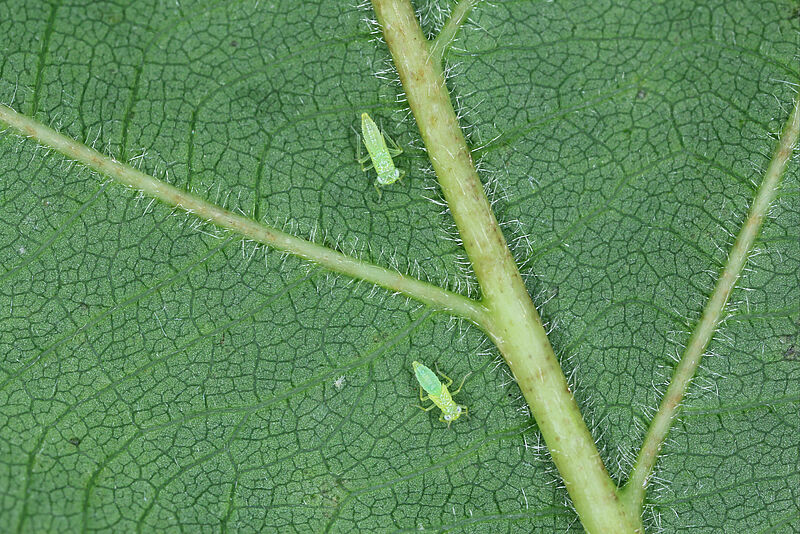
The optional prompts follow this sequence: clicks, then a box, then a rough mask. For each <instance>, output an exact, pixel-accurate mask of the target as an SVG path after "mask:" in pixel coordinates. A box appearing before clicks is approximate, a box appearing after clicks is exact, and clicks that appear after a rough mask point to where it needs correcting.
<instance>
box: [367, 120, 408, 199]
mask: <svg viewBox="0 0 800 534" xmlns="http://www.w3.org/2000/svg"><path fill="white" fill-rule="evenodd" d="M361 135H363V136H364V146H366V147H367V152H368V154H367V155H366V156H364V157H363V158H362V157H361V143H359V144H358V147H359V149H358V151H359V158H358V162H359V163H360V164H361V170H363V171H368V170H369V169H371V168H372V167H375V172H377V173H378V183H377V184H375V188H376V189H377V188H378V185H389V184H393V183H395V182H396V181H397V180H400V179H402V178H403V176H405V174H406V173H405V171H401V170H399V169H397V167H395V166H394V161H392V157H394V156H397V155H399V154H402V152H403V149H402V148H400V147H399V146H398V145H397V143H395V142H394V141H393V140H392V138H391V137H387V138H386V139H389V143H390V144H391V145H392V148H389V147H388V146H387V145H386V139H384V136H383V134H382V133H381V131H380V129H378V125H377V124H375V121H373V120H372V118H371V117H370V116H369V114H368V113H362V114H361ZM369 160H371V162H370V164H368V165H364V164H365V163H366V162H367V161H369ZM378 194H380V189H378Z"/></svg>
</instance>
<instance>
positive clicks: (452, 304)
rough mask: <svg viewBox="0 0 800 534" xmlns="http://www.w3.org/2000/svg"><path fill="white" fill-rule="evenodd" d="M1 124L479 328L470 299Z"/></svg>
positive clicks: (32, 131)
mask: <svg viewBox="0 0 800 534" xmlns="http://www.w3.org/2000/svg"><path fill="white" fill-rule="evenodd" d="M0 121H2V122H4V123H6V124H8V125H9V126H11V128H13V129H14V130H16V131H18V132H19V133H21V134H22V135H24V136H27V137H30V138H32V139H34V140H35V141H36V142H37V143H39V144H40V145H43V146H45V147H49V148H52V149H53V150H56V151H58V152H60V153H62V154H64V155H65V156H67V157H68V158H70V159H74V160H76V161H79V162H80V163H82V164H84V165H86V166H88V167H89V168H91V169H93V170H95V171H97V172H98V173H100V174H102V175H105V176H108V177H110V178H111V179H112V180H114V181H115V182H117V183H119V184H122V185H125V186H128V187H131V188H133V189H135V190H137V191H140V192H141V193H143V194H144V195H147V196H149V197H153V198H156V199H158V200H161V201H162V202H164V203H165V204H168V205H170V206H175V207H177V208H180V209H182V210H184V211H186V212H188V213H192V214H194V215H196V216H197V217H199V218H201V219H204V220H206V221H209V222H211V223H213V224H215V225H216V226H218V227H220V228H223V229H225V230H229V231H231V232H234V233H237V234H239V235H242V236H244V237H245V238H247V239H252V240H253V241H255V242H258V243H263V244H265V245H267V246H270V247H272V248H275V249H277V250H280V251H283V252H287V253H289V254H293V255H295V256H299V257H300V258H303V259H305V260H308V261H311V262H313V263H316V264H318V265H321V266H322V267H325V268H327V269H329V270H331V271H334V272H337V273H340V274H343V275H345V276H349V277H352V278H355V279H359V280H364V281H366V282H369V283H372V284H375V285H378V286H381V287H383V288H386V289H388V290H390V291H393V292H396V293H400V294H403V295H405V296H407V297H410V298H412V299H414V300H417V301H419V302H422V303H424V304H426V305H428V306H431V307H433V308H436V309H440V310H445V311H448V312H450V313H453V314H455V315H459V316H461V317H464V318H465V319H468V320H470V321H472V322H473V323H476V324H483V323H484V322H485V321H484V315H485V309H484V307H483V306H482V305H481V304H480V303H478V302H475V301H474V300H472V299H469V298H467V297H464V296H463V295H459V294H457V293H454V292H452V291H448V290H446V289H442V288H440V287H437V286H434V285H432V284H428V283H426V282H423V281H421V280H417V279H415V278H412V277H410V276H407V275H404V274H402V273H399V272H397V271H392V270H390V269H386V268H384V267H380V266H378V265H375V264H372V263H368V262H365V261H362V260H359V259H357V258H353V257H351V256H347V255H345V254H342V253H341V252H337V251H335V250H333V249H330V248H328V247H324V246H322V245H318V244H316V243H312V242H311V241H306V240H305V239H301V238H299V237H295V236H293V235H290V234H287V233H285V232H282V231H280V230H278V229H276V228H272V227H270V226H266V225H264V224H261V223H259V222H257V221H254V220H253V219H250V218H247V217H244V216H242V215H238V214H236V213H233V212H231V211H228V210H226V209H223V208H221V207H220V206H217V205H216V204H213V203H211V202H209V201H207V200H205V199H203V198H200V197H198V196H195V195H193V194H191V193H189V192H187V191H184V190H182V189H178V188H177V187H174V186H172V185H170V184H168V183H166V182H163V181H161V180H159V179H157V178H155V177H153V176H150V175H148V174H144V173H143V172H140V171H138V170H136V169H134V168H133V167H131V166H130V165H126V164H124V163H120V162H119V161H117V160H116V159H114V158H110V157H108V156H105V155H103V154H101V153H100V152H98V151H96V150H94V149H92V148H90V147H88V146H86V145H84V144H81V143H79V142H77V141H76V140H74V139H71V138H69V137H67V136H64V135H62V134H60V133H58V132H56V131H55V130H53V129H52V128H49V127H47V126H45V125H44V124H42V123H40V122H37V121H35V120H33V119H31V118H30V117H27V116H25V115H21V114H19V113H17V112H16V111H14V110H13V109H11V108H10V107H8V106H4V105H0Z"/></svg>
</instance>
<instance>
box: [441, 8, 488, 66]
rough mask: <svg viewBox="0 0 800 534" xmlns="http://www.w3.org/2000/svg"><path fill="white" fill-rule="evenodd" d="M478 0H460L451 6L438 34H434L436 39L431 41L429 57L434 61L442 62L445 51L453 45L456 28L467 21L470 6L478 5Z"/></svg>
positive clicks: (458, 28) (459, 27)
mask: <svg viewBox="0 0 800 534" xmlns="http://www.w3.org/2000/svg"><path fill="white" fill-rule="evenodd" d="M480 1H481V0H461V1H460V2H459V3H458V4H457V5H456V7H455V8H453V12H452V13H450V18H449V19H448V20H447V22H446V23H445V25H444V26H443V27H442V29H441V30H440V31H439V35H437V36H436V39H434V40H433V42H432V43H431V46H430V49H431V58H432V59H433V60H434V61H436V62H437V63H441V62H442V60H443V59H444V54H445V52H447V50H448V49H449V48H450V47H451V46H452V45H453V41H455V39H456V35H457V34H458V30H460V29H461V26H463V25H464V22H466V21H467V17H469V13H470V11H472V8H474V7H475V6H476V5H478V3H479V2H480Z"/></svg>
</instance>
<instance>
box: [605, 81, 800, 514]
mask: <svg viewBox="0 0 800 534" xmlns="http://www.w3.org/2000/svg"><path fill="white" fill-rule="evenodd" d="M798 131H800V97H797V98H796V99H795V102H794V109H793V111H792V113H791V114H790V115H789V119H788V120H787V121H786V125H785V126H784V128H783V132H781V136H780V139H779V140H778V146H777V148H776V149H775V153H774V154H773V156H772V160H771V161H770V164H769V168H768V169H767V172H766V173H765V175H764V180H763V181H762V183H761V186H760V187H759V188H758V192H757V193H756V196H755V198H754V199H753V204H752V206H751V207H750V212H749V213H748V215H747V219H745V221H744V223H743V225H742V227H741V229H740V230H739V235H738V236H736V241H735V242H734V244H733V248H732V249H731V251H730V254H729V255H728V261H727V263H726V264H725V267H724V268H723V269H722V272H721V273H720V276H719V279H718V281H717V285H716V287H715V288H714V291H713V293H712V294H711V297H710V298H709V299H708V302H707V303H706V306H705V308H704V309H703V313H702V315H701V316H700V321H699V322H698V323H697V326H696V327H695V329H694V331H693V332H692V335H691V337H690V338H689V342H688V343H687V344H686V349H685V350H684V353H683V355H682V356H681V360H680V362H679V363H678V365H677V366H676V367H675V371H674V372H673V376H672V380H671V382H670V385H669V387H668V388H667V392H666V394H665V395H664V398H663V399H662V401H661V405H660V406H659V408H658V412H657V413H656V415H655V416H654V417H653V420H652V421H651V422H650V428H649V429H648V431H647V435H646V436H645V439H644V442H643V444H642V448H641V450H640V451H639V456H638V457H637V458H636V464H635V465H634V468H633V471H632V472H631V476H630V478H629V480H628V482H627V483H626V484H625V487H624V488H623V489H622V491H621V496H622V498H623V500H624V501H625V502H626V503H627V505H628V506H629V507H631V509H633V510H641V506H642V503H643V502H644V495H645V490H646V489H647V482H648V480H649V478H650V475H651V474H652V472H653V468H654V466H655V463H656V460H657V459H658V454H659V452H660V450H661V447H662V445H663V444H664V440H666V438H667V435H668V434H669V430H670V427H671V426H672V422H673V421H674V420H675V417H676V416H677V414H678V411H679V410H680V406H681V401H682V400H683V397H684V395H685V394H686V390H687V388H688V387H689V383H690V382H691V379H692V377H693V376H694V374H695V372H696V371H697V367H698V366H699V365H700V360H701V358H702V356H703V352H704V351H705V350H706V347H707V346H708V344H709V342H710V341H711V339H712V338H713V337H714V334H715V332H716V331H717V328H718V326H719V324H720V322H721V321H722V319H723V317H724V315H725V305H726V304H727V302H728V298H729V297H730V294H731V292H732V291H733V289H734V287H735V286H736V280H737V279H738V278H739V275H740V274H741V272H742V269H743V268H744V266H745V263H747V258H748V256H749V254H750V252H751V251H752V249H753V244H754V243H755V240H756V237H757V236H758V232H759V230H760V229H761V225H762V224H763V222H764V219H765V218H766V217H767V213H768V211H769V206H770V203H771V202H772V200H773V199H774V198H775V195H776V193H777V191H778V187H779V185H780V180H781V177H782V176H783V173H784V170H785V169H786V165H787V163H788V162H789V160H790V159H791V157H792V152H793V150H794V148H795V146H796V145H797V138H798Z"/></svg>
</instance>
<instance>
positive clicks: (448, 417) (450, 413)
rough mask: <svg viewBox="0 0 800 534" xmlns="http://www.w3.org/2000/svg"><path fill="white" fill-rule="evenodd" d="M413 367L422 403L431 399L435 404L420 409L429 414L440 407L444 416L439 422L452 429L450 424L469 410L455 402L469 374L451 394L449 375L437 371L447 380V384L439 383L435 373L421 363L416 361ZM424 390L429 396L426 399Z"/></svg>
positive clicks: (440, 417) (451, 381)
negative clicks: (454, 398)
mask: <svg viewBox="0 0 800 534" xmlns="http://www.w3.org/2000/svg"><path fill="white" fill-rule="evenodd" d="M411 365H412V366H414V376H416V377H417V382H419V385H420V389H419V400H420V402H421V401H424V400H426V399H430V400H431V401H432V402H433V404H432V405H431V406H428V407H427V408H423V407H422V406H419V408H421V409H422V410H424V411H426V412H427V411H428V410H432V409H433V408H435V407H438V408H439V409H440V410H442V415H441V416H439V421H442V422H445V421H446V422H447V428H450V423H452V422H453V421H455V420H456V419H458V418H459V417H461V415H462V414H464V415H466V414H467V411H468V408H467V407H466V406H462V405H460V404H456V403H455V402H454V401H453V395H455V394H457V393H458V392H459V391H461V386H463V385H464V380H466V379H467V376H469V373H467V375H466V376H464V378H463V379H462V380H461V384H460V385H459V386H458V389H457V390H455V391H454V392H453V393H450V391H449V390H448V389H447V386H449V385H451V384H452V383H453V380H452V379H451V378H449V377H448V376H447V375H445V374H444V373H442V372H441V371H439V370H438V369H437V370H436V372H438V373H439V374H440V375H442V377H443V378H444V379H445V380H447V384H442V383H441V382H439V379H438V378H436V375H435V374H434V373H433V371H431V370H430V369H428V368H427V367H425V366H424V365H422V364H421V363H419V362H416V361H415V362H412V363H411ZM423 389H424V390H425V393H427V395H426V396H424V397H423V396H422V390H423Z"/></svg>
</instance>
